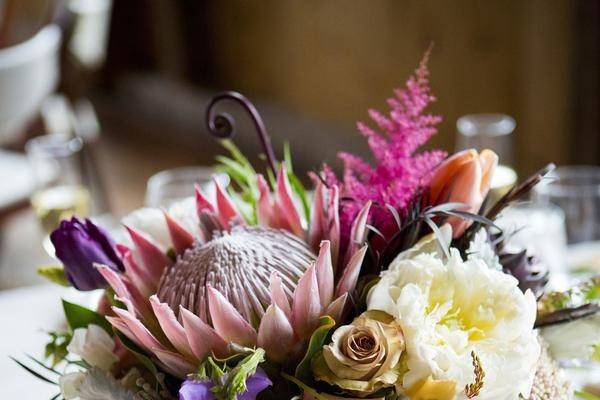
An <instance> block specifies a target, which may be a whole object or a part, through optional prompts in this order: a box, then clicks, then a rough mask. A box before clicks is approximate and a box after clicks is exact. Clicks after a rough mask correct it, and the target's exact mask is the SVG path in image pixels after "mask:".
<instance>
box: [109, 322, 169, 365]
mask: <svg viewBox="0 0 600 400" xmlns="http://www.w3.org/2000/svg"><path fill="white" fill-rule="evenodd" d="M114 333H115V335H117V337H118V338H119V339H120V340H121V343H123V346H125V347H126V348H127V350H129V351H130V352H132V353H133V355H134V356H135V358H137V359H138V360H139V362H140V363H142V365H143V366H144V367H146V369H147V370H148V371H150V372H151V373H152V374H153V375H156V374H157V373H158V369H157V368H156V365H154V363H153V362H152V360H151V359H150V358H149V357H148V356H146V355H145V354H144V351H143V350H142V349H141V348H140V347H139V346H138V345H137V344H135V343H133V342H132V341H131V340H129V338H128V337H127V336H125V335H123V334H122V333H121V332H119V331H117V330H115V331H114Z"/></svg>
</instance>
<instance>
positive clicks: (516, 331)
mask: <svg viewBox="0 0 600 400" xmlns="http://www.w3.org/2000/svg"><path fill="white" fill-rule="evenodd" d="M517 283H518V282H517V280H516V279H515V278H513V277H512V276H509V275H506V274H504V273H502V272H500V271H497V270H495V269H492V268H489V267H488V266H487V265H486V264H485V263H484V262H483V261H482V260H480V259H477V258H474V257H472V258H470V259H469V260H467V261H463V260H462V258H461V256H460V254H459V252H458V250H456V249H450V259H449V260H448V261H447V262H445V261H443V260H442V259H441V258H440V256H439V255H437V254H436V253H432V254H416V255H413V256H412V257H411V258H404V259H399V260H395V261H394V262H392V264H391V265H390V267H389V269H388V270H387V271H384V272H383V273H382V274H381V280H380V281H379V282H378V283H377V284H376V285H375V286H374V287H373V288H372V290H371V292H370V293H369V296H368V309H369V310H383V311H385V312H387V313H389V314H391V315H393V316H395V317H396V319H397V320H398V322H399V324H400V326H401V328H402V330H403V332H404V336H405V340H406V354H407V360H406V361H407V368H408V371H407V372H406V374H405V375H404V377H403V381H402V390H404V391H409V392H410V391H413V392H414V391H415V388H418V387H420V386H421V385H424V386H423V387H426V389H424V390H429V389H431V388H432V387H434V388H435V384H436V383H440V382H441V383H443V385H439V386H444V387H443V388H444V389H448V388H449V387H450V388H455V396H456V397H454V395H451V396H450V397H443V398H456V399H467V396H466V394H465V386H466V385H467V384H470V383H473V382H474V380H475V377H474V371H473V370H474V368H473V364H472V358H471V352H472V351H473V352H475V354H476V355H477V356H478V357H479V359H480V361H481V365H482V367H483V370H484V372H485V378H484V385H483V388H482V389H481V392H480V393H479V395H478V396H477V399H480V400H485V399H489V400H491V399H493V400H509V399H510V400H514V399H517V398H518V397H519V394H524V395H525V396H526V397H527V396H528V395H529V392H530V390H531V385H532V381H533V378H534V373H535V364H536V361H537V360H538V357H539V354H540V346H539V343H538V340H537V334H536V333H535V331H534V330H533V324H534V321H535V317H536V301H535V297H534V296H533V294H532V293H531V292H527V293H525V294H523V293H522V292H521V291H520V290H519V288H518V287H517ZM425 383H426V384H425ZM417 390H418V389H417ZM452 391H454V389H453V390H452ZM446 392H447V390H446V391H445V393H446ZM428 393H431V392H428ZM417 398H419V397H418V396H417ZM423 398H428V397H423Z"/></svg>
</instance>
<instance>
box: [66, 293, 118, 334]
mask: <svg viewBox="0 0 600 400" xmlns="http://www.w3.org/2000/svg"><path fill="white" fill-rule="evenodd" d="M62 304H63V309H64V311H65V317H66V319H67V323H68V324H69V328H71V330H75V329H77V328H86V327H87V326H88V325H90V324H93V325H98V326H100V327H101V328H102V329H104V330H105V331H106V332H107V333H108V334H110V335H112V334H113V329H112V326H111V325H110V323H109V322H108V321H107V320H106V318H105V317H104V316H102V315H100V314H98V313H97V312H95V311H92V310H90V309H89V308H85V307H83V306H80V305H78V304H74V303H70V302H68V301H66V300H64V299H63V301H62Z"/></svg>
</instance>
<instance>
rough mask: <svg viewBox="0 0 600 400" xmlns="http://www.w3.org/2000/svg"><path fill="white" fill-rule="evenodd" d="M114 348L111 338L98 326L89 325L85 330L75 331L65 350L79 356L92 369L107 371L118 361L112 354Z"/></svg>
mask: <svg viewBox="0 0 600 400" xmlns="http://www.w3.org/2000/svg"><path fill="white" fill-rule="evenodd" d="M114 347H115V342H114V340H113V338H112V337H110V335H109V334H108V333H106V331H105V330H104V329H102V328H101V327H99V326H98V325H89V326H88V327H87V329H86V328H78V329H75V331H74V332H73V339H72V340H71V343H69V345H68V346H67V350H68V351H69V352H70V353H73V354H77V355H78V356H80V357H81V358H82V359H83V360H84V361H85V362H87V363H88V364H90V365H91V366H92V367H98V368H100V369H102V370H104V371H108V370H110V368H111V367H112V365H113V364H114V363H115V362H117V361H118V360H119V358H118V357H117V356H116V355H115V354H114V353H113V349H114Z"/></svg>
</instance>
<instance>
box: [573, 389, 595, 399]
mask: <svg viewBox="0 0 600 400" xmlns="http://www.w3.org/2000/svg"><path fill="white" fill-rule="evenodd" d="M575 396H577V397H579V398H580V399H585V400H600V397H598V396H594V395H593V394H591V393H587V392H580V391H575Z"/></svg>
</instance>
